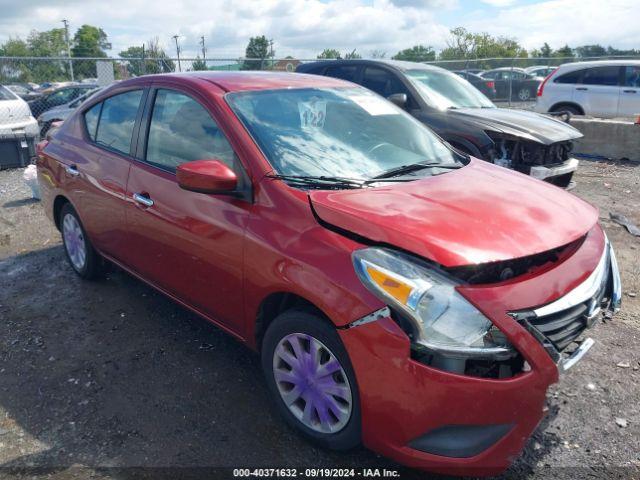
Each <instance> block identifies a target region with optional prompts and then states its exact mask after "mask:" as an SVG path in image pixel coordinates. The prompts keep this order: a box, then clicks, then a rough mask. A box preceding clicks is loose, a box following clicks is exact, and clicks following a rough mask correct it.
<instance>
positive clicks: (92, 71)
mask: <svg viewBox="0 0 640 480" xmlns="http://www.w3.org/2000/svg"><path fill="white" fill-rule="evenodd" d="M110 49H111V44H110V43H109V42H108V41H107V34H106V33H105V32H104V30H102V29H101V28H98V27H94V26H93V25H82V26H81V27H80V28H79V29H78V30H77V31H76V34H75V35H74V36H73V48H72V49H71V55H72V56H73V57H91V58H98V57H99V58H105V57H107V53H106V52H105V50H110ZM74 73H75V75H76V77H77V78H86V77H95V76H96V64H95V62H76V63H75V64H74Z"/></svg>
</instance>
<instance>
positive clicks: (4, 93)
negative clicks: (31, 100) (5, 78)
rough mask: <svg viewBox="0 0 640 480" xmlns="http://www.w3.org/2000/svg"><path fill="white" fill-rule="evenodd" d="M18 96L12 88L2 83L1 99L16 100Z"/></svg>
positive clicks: (0, 86)
mask: <svg viewBox="0 0 640 480" xmlns="http://www.w3.org/2000/svg"><path fill="white" fill-rule="evenodd" d="M17 98H18V97H16V96H15V94H14V93H13V92H12V91H11V90H9V89H8V88H7V87H4V86H2V85H0V100H16V99H17Z"/></svg>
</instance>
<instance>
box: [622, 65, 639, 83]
mask: <svg viewBox="0 0 640 480" xmlns="http://www.w3.org/2000/svg"><path fill="white" fill-rule="evenodd" d="M624 86H625V87H635V88H640V66H637V67H636V66H627V67H624Z"/></svg>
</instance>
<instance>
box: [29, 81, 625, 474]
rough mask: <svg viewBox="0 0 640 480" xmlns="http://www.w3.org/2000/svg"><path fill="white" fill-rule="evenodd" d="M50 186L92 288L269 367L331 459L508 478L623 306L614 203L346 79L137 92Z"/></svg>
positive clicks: (288, 406) (178, 84)
mask: <svg viewBox="0 0 640 480" xmlns="http://www.w3.org/2000/svg"><path fill="white" fill-rule="evenodd" d="M38 174H39V181H40V185H41V189H42V197H43V205H44V208H45V209H46V212H47V214H48V215H49V216H50V217H51V219H52V220H53V221H54V222H55V224H56V225H57V226H58V228H59V229H60V231H61V233H62V238H63V242H64V247H65V250H66V253H67V256H68V259H69V262H70V264H71V267H72V268H73V269H74V270H75V271H76V272H77V273H78V274H79V275H80V276H81V277H83V278H86V279H91V278H95V277H97V276H99V275H100V273H101V271H102V269H103V267H104V265H105V263H106V262H111V263H114V264H116V265H118V266H120V267H121V268H123V269H124V270H126V271H128V272H130V273H131V274H132V275H135V276H136V277H138V278H140V279H141V280H143V281H145V282H147V283H148V284H150V285H152V286H153V287H155V288H157V289H158V290H160V291H162V292H164V293H165V294H166V295H168V296H170V297H171V298H173V299H174V300H175V301H177V302H179V303H181V304H182V305H184V306H185V307H187V308H189V309H191V310H193V311H194V312H196V313H198V314H200V315H202V316H203V317H205V318H207V319H208V320H210V321H211V322H213V323H214V324H216V325H218V326H219V327H220V328H223V329H224V330H226V331H227V332H229V333H230V334H231V335H233V336H234V337H236V338H238V339H239V340H241V341H242V342H244V343H246V344H247V346H248V347H249V348H251V349H254V350H258V351H260V353H261V356H262V364H263V368H264V373H265V378H266V382H267V385H268V389H269V391H270V393H271V395H272V397H273V399H274V405H275V406H276V408H277V409H278V410H279V411H280V413H281V414H282V415H283V417H284V419H285V420H286V421H287V422H288V423H289V424H290V425H292V426H293V427H294V428H295V429H297V430H298V431H299V432H300V433H301V434H302V435H304V436H305V437H307V438H308V439H310V440H312V441H315V442H316V443H318V444H320V445H322V446H325V447H328V448H334V449H349V448H351V447H354V446H356V445H357V444H359V443H360V442H363V443H364V445H366V446H367V447H369V448H371V449H373V450H375V451H377V452H379V453H381V454H383V455H386V456H388V457H390V458H393V459H395V460H397V461H399V462H402V463H404V464H407V465H410V466H413V467H418V468H425V469H430V470H434V471H439V472H446V473H461V474H474V475H475V474H494V473H497V472H499V471H501V470H503V469H505V468H506V467H507V466H508V464H509V462H510V461H511V460H512V459H513V458H514V457H515V456H516V455H517V454H518V453H519V452H520V450H521V449H522V448H523V445H524V443H525V441H526V440H527V438H528V437H529V436H530V434H531V433H532V431H533V430H534V429H535V428H536V426H537V425H538V422H539V421H540V419H541V418H542V415H543V406H544V402H545V392H546V390H547V388H548V386H549V385H550V384H551V383H553V382H556V381H557V380H558V374H559V372H561V371H564V370H566V369H568V368H569V367H570V366H572V365H573V364H574V363H575V362H576V361H577V360H579V359H580V357H582V356H583V355H584V353H585V352H586V351H587V350H588V349H589V347H590V346H591V345H592V344H593V340H591V339H586V340H583V338H584V336H583V333H584V331H585V330H586V329H587V328H588V327H590V326H591V325H592V324H593V323H594V321H595V319H596V318H597V316H598V315H599V313H600V312H604V311H607V310H609V311H616V310H617V309H618V308H619V305H620V293H621V288H620V278H619V274H618V269H617V265H616V261H615V256H614V253H613V249H612V248H611V246H610V245H609V243H608V241H607V238H606V236H605V234H604V232H603V231H602V229H601V228H600V226H599V225H598V223H597V221H598V214H597V212H596V210H595V209H594V208H593V207H591V206H590V205H588V204H587V203H585V202H583V201H582V200H580V199H578V198H576V197H575V196H573V195H571V194H569V193H567V192H565V191H563V190H561V189H559V188H557V187H554V186H552V185H550V184H545V183H543V182H540V181H537V180H534V179H531V178H529V177H527V176H525V175H522V174H519V173H516V172H513V171H509V170H506V169H503V168H501V167H497V166H494V165H491V164H488V163H486V162H483V161H479V160H476V159H473V158H470V157H467V156H463V155H461V154H460V153H458V152H456V151H454V150H452V149H451V148H450V147H449V146H448V145H447V144H445V143H444V142H442V141H441V140H440V139H439V138H438V137H437V136H436V135H434V134H433V133H432V132H431V131H430V130H429V129H427V128H426V127H425V126H423V125H422V124H420V123H419V122H417V121H416V120H414V119H413V118H412V117H411V116H410V115H408V114H406V113H405V112H404V111H402V110H400V109H399V108H397V107H395V106H394V105H393V104H391V103H390V102H387V101H386V100H384V99H382V98H381V97H378V96H377V95H375V94H373V93H371V92H369V91H368V90H365V89H363V88H361V87H358V86H355V85H353V84H351V83H348V82H343V81H341V80H337V79H333V78H328V77H315V76H307V75H297V74H286V73H280V74H279V73H262V72H261V73H222V72H219V73H211V72H206V73H203V72H194V73H191V74H181V75H160V76H149V77H141V78H137V79H133V80H128V81H124V82H121V83H118V84H117V85H114V86H112V87H110V88H107V89H105V90H104V91H102V92H100V93H99V94H98V95H96V96H94V97H92V98H91V99H90V100H89V101H88V102H86V103H84V104H83V105H82V107H80V108H79V109H78V111H77V112H76V113H75V114H73V115H72V116H71V117H70V118H69V119H67V120H66V121H65V122H64V124H63V126H62V127H61V128H60V129H59V130H58V131H57V133H56V134H55V135H54V136H53V137H52V138H51V139H50V141H49V142H48V143H47V142H43V143H42V144H40V146H39V159H38ZM576 342H578V343H576ZM578 345H579V346H578ZM568 352H571V353H568ZM256 408H259V406H256Z"/></svg>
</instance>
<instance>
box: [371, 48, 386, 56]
mask: <svg viewBox="0 0 640 480" xmlns="http://www.w3.org/2000/svg"><path fill="white" fill-rule="evenodd" d="M370 55H371V58H385V57H386V56H387V52H385V51H384V50H371V54H370Z"/></svg>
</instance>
